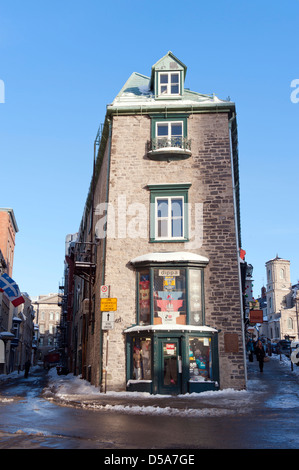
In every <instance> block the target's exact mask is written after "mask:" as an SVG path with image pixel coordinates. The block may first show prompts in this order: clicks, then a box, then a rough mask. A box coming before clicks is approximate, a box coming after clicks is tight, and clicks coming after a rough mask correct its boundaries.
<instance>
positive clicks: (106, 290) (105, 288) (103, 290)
mask: <svg viewBox="0 0 299 470" xmlns="http://www.w3.org/2000/svg"><path fill="white" fill-rule="evenodd" d="M109 288H110V286H101V299H107V298H108V297H109Z"/></svg>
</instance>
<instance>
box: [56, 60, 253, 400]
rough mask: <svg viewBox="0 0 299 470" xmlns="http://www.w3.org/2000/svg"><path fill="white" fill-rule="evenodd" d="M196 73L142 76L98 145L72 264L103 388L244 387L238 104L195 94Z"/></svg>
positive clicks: (79, 350)
mask: <svg viewBox="0 0 299 470" xmlns="http://www.w3.org/2000/svg"><path fill="white" fill-rule="evenodd" d="M186 71H187V68H186V66H185V65H184V64H183V63H182V62H181V61H180V60H179V59H178V58H176V57H175V56H174V55H173V54H172V53H171V52H169V53H168V54H166V55H165V56H164V57H163V58H162V59H160V60H159V61H158V62H157V63H156V64H155V65H154V66H153V67H152V69H151V76H150V77H147V76H144V75H141V74H139V73H133V74H132V75H131V77H130V78H129V79H128V81H127V82H126V84H125V85H124V86H123V88H122V89H121V91H120V92H119V94H118V95H117V96H116V98H115V99H114V101H113V102H112V103H111V104H110V105H108V106H107V113H106V117H105V122H104V125H103V126H102V128H101V132H100V133H99V134H98V135H97V138H96V141H95V164H94V178H93V180H92V182H91V186H90V190H89V194H88V197H87V201H86V206H85V210H84V214H83V217H82V221H81V225H80V229H79V232H78V234H77V235H76V237H77V238H76V243H75V244H74V243H73V245H72V252H71V254H70V256H68V258H67V263H68V265H69V272H72V282H71V285H72V288H71V295H72V299H73V300H72V308H73V317H72V318H73V320H72V321H73V324H72V331H73V336H72V344H71V346H69V348H71V354H72V361H71V362H72V364H73V366H72V367H73V370H74V372H75V373H82V375H83V377H85V378H88V379H89V380H90V381H91V382H92V383H93V384H95V385H97V386H99V385H101V386H102V387H103V389H105V390H106V389H107V390H126V389H127V390H132V391H133V390H142V391H149V392H150V393H162V394H163V393H164V394H165V393H167V394H168V393H171V394H178V393H188V392H193V391H195V392H201V391H204V390H216V389H218V388H219V387H220V388H228V387H233V388H235V389H243V388H245V386H246V365H245V360H244V357H245V356H244V344H243V336H244V335H243V322H242V296H241V287H240V285H241V280H240V257H239V250H240V248H241V236H240V213H239V174H238V150H237V124H236V111H235V104H234V103H233V102H230V101H223V100H220V99H218V98H217V97H216V96H214V95H204V94H201V93H196V92H192V91H190V90H189V89H187V88H185V87H184V82H185V76H186ZM103 285H106V286H109V296H110V298H115V299H117V310H116V311H108V313H109V316H110V318H112V319H113V317H114V321H113V323H112V324H111V326H112V327H113V328H112V329H105V328H109V326H108V327H107V323H106V324H103V322H102V320H103V319H107V313H105V312H104V313H103V312H102V311H101V298H100V296H101V288H100V286H103ZM65 295H66V297H67V295H68V292H67V291H65ZM106 308H107V307H106ZM102 326H103V327H104V329H103V328H102ZM108 335H109V336H108Z"/></svg>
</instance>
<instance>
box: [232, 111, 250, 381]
mask: <svg viewBox="0 0 299 470" xmlns="http://www.w3.org/2000/svg"><path fill="white" fill-rule="evenodd" d="M234 119H236V116H235V113H233V116H232V117H231V118H230V119H229V121H228V127H229V139H230V159H231V171H232V185H233V201H234V217H235V227H236V230H235V233H236V246H237V263H238V277H239V291H240V305H241V312H240V313H241V328H242V343H243V360H244V373H245V384H246V387H247V366H246V348H245V331H244V321H243V296H242V280H241V267H240V246H239V236H238V218H237V204H236V186H235V175H234V159H233V143H232V121H233V120H234Z"/></svg>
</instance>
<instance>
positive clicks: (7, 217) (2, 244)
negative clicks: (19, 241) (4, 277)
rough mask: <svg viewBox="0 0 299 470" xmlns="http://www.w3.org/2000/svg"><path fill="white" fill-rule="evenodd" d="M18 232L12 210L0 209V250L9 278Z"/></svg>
mask: <svg viewBox="0 0 299 470" xmlns="http://www.w3.org/2000/svg"><path fill="white" fill-rule="evenodd" d="M18 231H19V229H18V226H17V222H16V219H15V216H14V211H13V209H6V208H0V250H1V251H2V253H3V256H4V259H5V261H6V265H7V271H6V272H7V274H8V275H9V276H10V277H11V276H12V270H13V259H14V251H15V237H16V233H17V232H18Z"/></svg>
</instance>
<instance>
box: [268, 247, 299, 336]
mask: <svg viewBox="0 0 299 470" xmlns="http://www.w3.org/2000/svg"><path fill="white" fill-rule="evenodd" d="M266 273H267V286H266V296H267V304H266V305H267V307H266V308H267V310H266V311H267V320H268V333H267V334H268V338H270V339H271V340H272V341H273V340H280V339H284V338H287V337H288V338H289V339H291V340H293V339H294V340H299V336H298V332H299V324H298V300H299V296H298V285H297V284H296V285H293V286H292V284H291V274H290V261H289V260H286V259H283V258H279V257H278V255H277V256H276V258H274V259H271V260H269V261H267V262H266Z"/></svg>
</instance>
